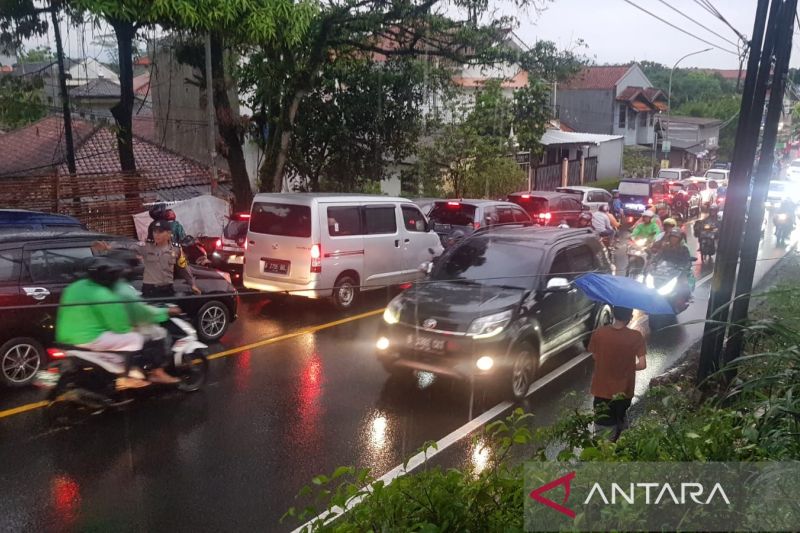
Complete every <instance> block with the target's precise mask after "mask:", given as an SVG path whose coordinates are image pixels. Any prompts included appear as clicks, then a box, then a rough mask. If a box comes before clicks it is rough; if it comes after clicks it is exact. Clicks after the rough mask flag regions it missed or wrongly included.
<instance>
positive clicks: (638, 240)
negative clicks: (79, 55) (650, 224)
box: [633, 239, 647, 246]
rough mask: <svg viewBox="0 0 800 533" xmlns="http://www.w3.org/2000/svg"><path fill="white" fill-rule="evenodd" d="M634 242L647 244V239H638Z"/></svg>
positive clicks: (642, 244)
mask: <svg viewBox="0 0 800 533" xmlns="http://www.w3.org/2000/svg"><path fill="white" fill-rule="evenodd" d="M633 242H635V243H636V246H644V245H646V244H647V239H636V240H635V241H633Z"/></svg>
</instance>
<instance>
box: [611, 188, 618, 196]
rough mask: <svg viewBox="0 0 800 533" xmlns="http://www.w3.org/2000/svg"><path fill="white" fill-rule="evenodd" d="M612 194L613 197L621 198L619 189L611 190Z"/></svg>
mask: <svg viewBox="0 0 800 533" xmlns="http://www.w3.org/2000/svg"><path fill="white" fill-rule="evenodd" d="M611 194H612V195H613V196H619V189H611Z"/></svg>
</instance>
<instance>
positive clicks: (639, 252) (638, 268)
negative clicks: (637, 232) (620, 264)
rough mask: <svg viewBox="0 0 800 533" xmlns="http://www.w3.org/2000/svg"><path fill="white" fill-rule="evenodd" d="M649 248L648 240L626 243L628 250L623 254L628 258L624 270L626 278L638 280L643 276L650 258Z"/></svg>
mask: <svg viewBox="0 0 800 533" xmlns="http://www.w3.org/2000/svg"><path fill="white" fill-rule="evenodd" d="M649 248H650V240H649V239H636V240H631V242H629V243H628V249H627V250H626V252H625V253H626V254H627V256H628V266H627V267H626V268H625V275H626V276H627V277H629V278H637V279H638V278H639V277H640V276H642V275H643V274H644V271H645V268H646V266H647V261H648V259H649V258H650V252H649Z"/></svg>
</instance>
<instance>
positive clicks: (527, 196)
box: [520, 194, 531, 200]
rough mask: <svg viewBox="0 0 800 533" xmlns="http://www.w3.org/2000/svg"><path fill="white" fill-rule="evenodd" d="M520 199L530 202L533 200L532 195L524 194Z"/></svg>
mask: <svg viewBox="0 0 800 533" xmlns="http://www.w3.org/2000/svg"><path fill="white" fill-rule="evenodd" d="M520 198H522V199H523V200H530V199H531V195H530V194H523V195H522V196H520Z"/></svg>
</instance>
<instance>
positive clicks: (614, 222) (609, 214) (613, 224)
mask: <svg viewBox="0 0 800 533" xmlns="http://www.w3.org/2000/svg"><path fill="white" fill-rule="evenodd" d="M599 210H600V212H601V213H605V215H606V216H607V217H608V220H609V221H610V222H611V228H612V229H613V230H614V233H615V234H616V232H617V231H619V227H620V226H621V225H622V224H621V223H620V221H619V220H617V217H615V216H614V213H612V212H611V209H609V207H608V206H607V205H605V204H603V205H601V206H600V208H599Z"/></svg>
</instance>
